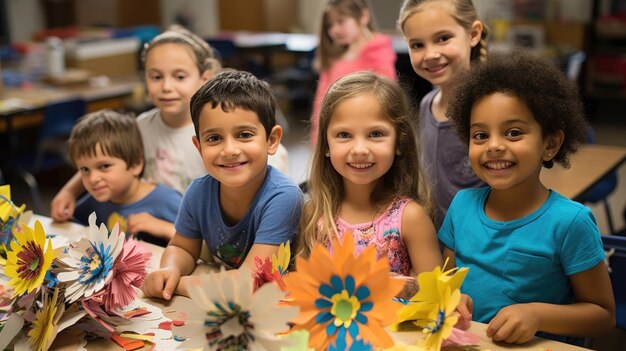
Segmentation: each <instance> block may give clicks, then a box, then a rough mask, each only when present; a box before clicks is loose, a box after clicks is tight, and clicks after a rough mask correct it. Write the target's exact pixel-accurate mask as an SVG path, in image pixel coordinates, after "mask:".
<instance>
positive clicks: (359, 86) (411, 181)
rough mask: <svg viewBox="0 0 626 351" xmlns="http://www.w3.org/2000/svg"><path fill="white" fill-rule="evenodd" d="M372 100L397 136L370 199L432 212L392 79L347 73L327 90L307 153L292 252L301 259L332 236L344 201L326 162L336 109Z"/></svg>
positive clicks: (398, 91)
mask: <svg viewBox="0 0 626 351" xmlns="http://www.w3.org/2000/svg"><path fill="white" fill-rule="evenodd" d="M363 94H371V95H373V96H374V97H375V98H376V99H377V101H378V103H379V104H380V111H381V113H382V114H383V115H385V116H387V118H389V121H390V122H391V123H392V124H393V126H394V127H395V130H396V133H397V139H396V156H395V159H394V161H393V164H392V166H391V168H390V169H389V170H388V171H387V173H385V175H384V176H382V177H381V178H380V179H379V180H378V181H377V184H376V185H375V187H374V190H373V191H372V194H371V196H370V200H371V201H372V203H373V204H383V203H385V202H388V201H390V200H391V199H392V198H394V197H400V196H402V197H409V198H411V199H413V200H415V201H416V202H417V203H419V204H421V205H422V206H423V207H424V208H425V209H426V210H427V211H428V212H429V213H432V203H431V198H430V191H429V187H428V184H427V182H426V179H425V177H424V176H423V175H422V172H421V169H420V166H419V159H418V155H419V152H418V145H417V143H416V138H415V132H414V127H413V125H412V121H411V117H410V111H409V107H408V104H407V100H406V97H405V95H404V92H403V90H402V89H401V88H400V86H399V85H398V84H397V83H396V82H395V81H393V80H391V79H389V78H386V77H381V76H378V75H376V74H374V73H371V72H366V71H363V72H358V73H353V74H349V75H347V76H345V77H343V78H341V79H339V80H337V81H336V82H335V83H333V85H331V86H330V88H329V89H328V92H327V93H326V95H325V96H324V99H323V101H322V106H321V110H320V133H319V135H318V143H317V145H316V146H315V150H313V157H312V164H311V175H310V178H309V184H308V188H309V191H308V195H309V197H308V200H307V201H306V202H305V204H304V209H303V213H302V217H301V222H300V229H301V233H300V238H299V243H298V253H299V254H301V255H304V256H308V255H309V254H310V250H311V248H312V247H313V245H315V244H316V243H327V242H330V239H331V238H332V237H334V236H335V235H336V233H337V227H336V225H335V219H336V216H337V214H338V213H339V211H340V209H341V201H342V199H343V198H344V196H345V190H344V187H343V178H342V176H341V175H340V174H339V173H338V172H337V171H336V170H335V169H334V168H333V165H332V164H331V161H330V159H329V158H327V157H325V153H326V152H327V150H328V138H327V135H326V131H327V130H328V126H329V124H330V121H331V119H332V117H333V113H334V111H335V109H336V108H337V106H339V104H341V103H342V102H344V101H345V100H348V99H350V98H354V97H356V96H360V95H363Z"/></svg>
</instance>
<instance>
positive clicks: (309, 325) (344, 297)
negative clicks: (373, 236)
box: [285, 234, 404, 350]
mask: <svg viewBox="0 0 626 351" xmlns="http://www.w3.org/2000/svg"><path fill="white" fill-rule="evenodd" d="M332 248H333V254H332V255H331V254H330V253H329V252H328V250H327V249H326V248H325V247H324V246H322V245H319V244H318V245H316V246H315V247H314V248H313V250H312V251H311V256H310V257H309V259H304V258H302V257H298V258H297V260H296V271H295V272H291V273H289V274H287V275H286V276H285V283H286V286H287V291H288V292H289V293H290V300H289V302H288V303H289V304H292V305H296V306H298V307H300V314H299V315H298V317H296V318H295V319H294V320H292V322H293V323H294V324H295V326H294V328H293V330H302V329H304V330H308V331H309V333H310V337H309V346H310V347H312V348H314V349H316V350H327V349H328V348H329V346H330V347H331V349H346V347H347V346H349V345H351V344H353V343H358V344H362V345H364V344H365V343H368V344H369V345H371V346H373V347H390V346H392V345H393V340H392V338H391V336H390V335H389V334H388V333H387V331H386V330H385V326H386V325H389V324H390V323H392V322H393V321H394V320H395V318H396V313H397V310H398V308H399V304H397V303H395V302H394V301H393V300H392V298H393V297H394V296H395V295H396V294H397V293H399V292H400V291H401V290H402V288H403V284H404V283H403V282H401V281H399V280H396V279H392V278H391V277H390V275H389V265H388V262H387V260H386V259H385V258H383V259H380V260H376V251H375V249H374V247H368V248H367V249H365V251H363V253H362V254H361V255H359V256H355V254H354V239H353V238H352V235H351V234H346V235H345V236H344V240H343V242H341V243H340V242H339V241H337V240H333V242H332Z"/></svg>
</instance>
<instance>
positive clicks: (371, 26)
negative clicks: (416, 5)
mask: <svg viewBox="0 0 626 351" xmlns="http://www.w3.org/2000/svg"><path fill="white" fill-rule="evenodd" d="M330 10H335V11H337V12H339V13H340V14H342V15H347V16H350V17H352V18H354V19H356V20H357V21H360V20H361V17H362V16H363V15H364V11H369V16H370V20H369V22H368V23H367V26H366V28H367V30H368V31H369V32H374V31H375V29H376V23H375V21H374V17H373V13H372V11H371V9H370V6H369V4H368V3H367V0H328V1H327V2H326V5H325V6H324V11H323V12H322V19H321V21H320V27H319V29H318V30H319V37H320V42H319V45H318V47H317V50H316V56H315V63H314V65H315V68H316V69H317V70H318V71H320V72H321V71H325V70H327V69H328V68H329V67H330V66H331V64H332V62H333V61H334V60H336V59H338V58H339V57H341V55H343V54H344V53H345V52H346V50H348V47H347V46H339V45H336V44H335V43H334V42H333V39H332V38H331V37H330V36H329V35H328V12H329V11H330Z"/></svg>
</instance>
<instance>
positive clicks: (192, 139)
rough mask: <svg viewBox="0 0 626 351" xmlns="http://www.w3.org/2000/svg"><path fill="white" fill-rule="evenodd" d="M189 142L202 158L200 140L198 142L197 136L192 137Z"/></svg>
mask: <svg viewBox="0 0 626 351" xmlns="http://www.w3.org/2000/svg"><path fill="white" fill-rule="evenodd" d="M191 141H192V142H193V146H195V147H196V150H198V152H199V153H200V157H202V146H201V145H200V140H198V137H197V136H195V135H194V136H192V137H191Z"/></svg>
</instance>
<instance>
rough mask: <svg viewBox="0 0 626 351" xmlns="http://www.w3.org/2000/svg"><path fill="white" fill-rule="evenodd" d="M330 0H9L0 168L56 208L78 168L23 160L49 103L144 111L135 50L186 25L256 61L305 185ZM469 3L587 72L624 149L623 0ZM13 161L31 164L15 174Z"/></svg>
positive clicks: (624, 195)
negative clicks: (318, 54)
mask: <svg viewBox="0 0 626 351" xmlns="http://www.w3.org/2000/svg"><path fill="white" fill-rule="evenodd" d="M401 2H402V1H401V0H370V4H371V5H372V8H373V9H374V17H375V19H376V22H377V24H378V27H379V29H380V30H381V31H382V32H385V33H388V34H391V35H393V36H394V48H395V49H396V52H397V54H398V61H397V63H396V68H397V70H398V74H399V80H400V81H401V83H402V84H403V86H404V87H405V88H406V90H407V92H408V94H410V95H411V99H412V100H413V101H419V99H420V98H421V97H422V96H423V95H424V94H425V93H426V92H428V91H429V90H430V88H431V87H430V86H429V85H428V83H427V82H425V81H422V80H421V79H420V78H418V77H417V75H415V74H414V73H413V71H412V68H411V66H410V62H409V58H408V54H407V52H406V44H405V43H404V41H403V40H402V37H401V35H400V33H399V32H398V31H397V30H396V27H395V20H396V18H397V16H398V11H399V7H400V4H401ZM322 3H323V1H322V0H125V1H122V0H110V1H98V0H0V76H1V77H2V79H0V166H1V173H0V179H2V182H9V183H10V184H11V185H12V190H13V199H14V200H15V202H16V203H26V204H27V205H28V206H29V207H30V208H33V209H36V210H38V212H40V213H41V214H43V215H48V214H49V204H50V200H51V198H52V196H53V195H54V194H55V193H56V192H57V191H58V189H59V188H60V187H61V186H62V185H63V184H64V183H65V181H66V180H67V179H69V177H70V176H71V175H72V174H73V172H74V170H73V169H72V168H71V166H69V165H68V163H67V162H63V160H61V161H60V162H53V161H54V160H48V159H47V157H44V158H42V159H39V160H36V161H35V163H37V162H39V163H38V164H36V165H35V167H34V168H33V167H23V165H24V163H20V160H21V159H23V158H26V159H28V160H29V162H31V163H30V165H31V166H32V159H33V157H34V158H35V159H36V158H37V150H38V149H39V148H40V146H41V139H42V135H43V134H45V132H46V128H47V127H46V126H47V125H48V124H47V123H46V120H47V118H48V117H49V116H48V115H49V114H52V113H53V111H54V110H52V111H51V110H50V107H51V105H52V104H50V103H49V102H50V101H56V100H59V101H65V100H72V99H74V100H79V101H81V102H82V103H86V107H83V108H85V110H81V111H92V110H97V109H100V108H106V107H108V108H116V109H122V110H126V111H131V112H135V113H136V114H139V113H141V112H143V111H145V110H147V109H149V108H150V105H149V103H148V102H147V100H146V99H145V92H144V88H143V84H142V81H141V79H142V76H141V72H140V69H141V65H140V60H139V57H138V53H139V52H140V50H141V47H142V44H143V43H145V42H147V41H148V40H150V39H151V38H152V37H153V36H155V35H156V34H158V33H159V32H161V31H162V30H163V29H164V28H166V27H167V26H168V25H171V24H174V23H179V24H182V25H183V26H185V27H187V28H189V29H191V30H192V31H194V32H195V33H197V34H199V35H200V36H202V37H203V38H205V39H206V40H207V41H208V42H209V43H210V44H212V45H213V46H214V47H215V48H216V49H217V50H218V51H219V53H220V57H221V59H222V61H223V63H224V65H225V66H226V67H233V68H239V69H244V70H249V71H251V72H252V73H254V74H255V75H257V76H259V77H262V78H263V79H266V80H267V81H268V82H270V83H271V84H272V87H273V89H274V91H275V94H276V96H277V98H278V101H279V106H280V111H281V113H280V115H279V118H278V119H279V121H280V123H281V124H282V125H283V127H284V128H285V131H286V132H285V136H284V139H283V144H284V145H285V146H286V147H287V149H288V151H289V174H290V176H291V177H293V178H294V180H295V181H296V182H298V183H300V182H303V181H306V177H307V173H308V162H309V157H310V147H309V143H308V135H307V134H308V119H309V116H310V109H311V103H312V98H313V95H314V93H315V82H316V79H317V75H316V73H315V72H314V70H313V69H312V59H313V56H314V49H315V47H316V43H317V30H318V28H317V23H318V22H319V13H320V10H321V4H322ZM474 4H475V6H476V8H477V9H478V12H479V16H480V18H481V19H482V20H483V21H484V22H485V23H486V24H487V25H488V26H489V28H490V42H489V49H490V50H509V49H510V48H511V47H512V46H513V45H522V46H525V47H527V48H529V49H531V50H534V51H536V52H537V53H539V54H541V55H546V56H548V57H551V58H553V59H554V61H555V64H558V65H560V67H561V68H562V69H563V71H564V72H566V73H567V74H568V76H569V77H570V78H571V79H573V80H575V81H576V82H577V83H578V84H579V87H580V91H581V94H582V97H583V99H584V103H585V106H586V108H587V112H588V118H589V121H590V122H591V126H592V129H593V134H594V138H593V142H595V143H597V144H603V145H614V146H622V147H626V116H625V115H626V0H474ZM242 9H244V10H242ZM57 38H58V39H57ZM54 107H56V108H66V109H67V108H72V107H68V106H60V107H59V106H54ZM74 107H76V106H74ZM79 110H80V109H79ZM48 123H50V122H49V121H48ZM62 144H63V143H62V142H61V145H58V144H57V145H53V146H54V148H56V149H54V148H53V149H54V150H58V148H61V149H62V147H63V145H62ZM47 146H49V145H47ZM33 154H34V155H35V156H33ZM29 157H30V158H29ZM16 160H17V161H16ZM48 161H50V162H49V163H50V165H51V166H50V167H48V164H47V163H48ZM56 161H58V159H57V160H56ZM22 162H25V161H23V160H22ZM18 168H19V169H21V168H24V169H25V170H26V171H28V172H27V173H21V172H16V169H18ZM615 174H616V179H617V181H616V182H613V183H612V184H609V185H608V189H607V190H606V191H605V193H604V194H602V196H601V197H600V198H599V201H598V202H596V203H586V204H587V205H588V206H589V207H590V208H591V209H592V211H593V212H594V214H595V216H596V218H597V220H598V225H599V228H600V231H601V232H602V233H603V234H611V233H612V234H621V235H625V234H626V228H625V227H626V225H625V223H624V218H625V217H626V167H625V166H624V165H623V164H622V165H621V166H620V167H619V168H617V170H616V173H615ZM29 176H33V177H34V179H32V178H29ZM33 180H34V181H35V183H34V184H37V186H38V189H37V191H38V192H39V194H40V196H41V199H40V204H39V205H38V207H39V208H37V206H35V205H34V204H33V202H34V201H35V199H34V197H35V193H34V192H33V188H32V186H33ZM609 183H610V182H609ZM607 209H608V210H607ZM624 334H625V333H624V332H623V331H622V330H619V329H618V328H616V331H615V333H614V335H610V336H608V337H607V338H604V340H598V344H597V346H596V347H597V349H602V350H611V349H615V350H617V349H619V347H618V348H611V345H614V346H615V345H624V344H625V342H626V341H625V340H626V336H625V335H624ZM616 340H617V341H616Z"/></svg>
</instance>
